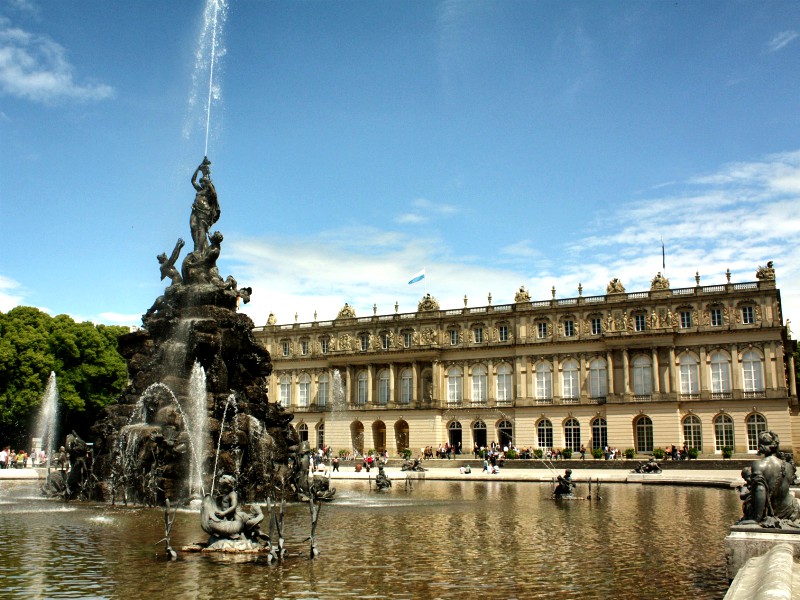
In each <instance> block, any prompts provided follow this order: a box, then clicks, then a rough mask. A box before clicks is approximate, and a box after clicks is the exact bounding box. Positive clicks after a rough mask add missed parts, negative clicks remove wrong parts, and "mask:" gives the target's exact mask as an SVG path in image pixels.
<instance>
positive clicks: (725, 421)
mask: <svg viewBox="0 0 800 600" xmlns="http://www.w3.org/2000/svg"><path fill="white" fill-rule="evenodd" d="M726 447H727V448H733V419H731V418H730V417H729V416H728V415H719V416H718V417H717V418H716V419H714V449H715V450H716V451H717V452H722V449H723V448H726Z"/></svg>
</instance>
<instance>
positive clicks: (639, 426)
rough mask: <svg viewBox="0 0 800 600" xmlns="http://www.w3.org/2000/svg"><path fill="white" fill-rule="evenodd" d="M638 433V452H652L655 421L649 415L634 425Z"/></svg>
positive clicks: (637, 420) (643, 416) (640, 418)
mask: <svg viewBox="0 0 800 600" xmlns="http://www.w3.org/2000/svg"><path fill="white" fill-rule="evenodd" d="M634 430H635V433H636V438H635V439H636V451H637V452H652V451H653V421H652V420H651V419H650V417H648V416H647V415H642V416H641V417H639V418H638V419H636V423H635V424H634Z"/></svg>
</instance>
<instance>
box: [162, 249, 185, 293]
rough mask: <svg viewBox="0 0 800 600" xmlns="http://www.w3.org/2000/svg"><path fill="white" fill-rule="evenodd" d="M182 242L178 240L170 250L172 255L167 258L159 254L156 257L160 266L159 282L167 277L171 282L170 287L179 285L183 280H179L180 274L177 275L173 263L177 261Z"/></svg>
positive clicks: (164, 254) (163, 254)
mask: <svg viewBox="0 0 800 600" xmlns="http://www.w3.org/2000/svg"><path fill="white" fill-rule="evenodd" d="M183 245H184V242H183V239H182V238H178V241H177V243H176V244H175V248H173V250H172V254H171V255H170V257H169V258H167V255H166V253H161V254H159V255H158V262H159V263H160V264H161V267H160V268H161V280H162V281H163V280H164V279H165V278H167V277H169V278H170V280H171V281H172V285H176V284H178V283H181V281H183V279H181V274H180V273H178V269H176V268H175V261H177V260H178V256H179V255H180V253H181V249H182V248H183Z"/></svg>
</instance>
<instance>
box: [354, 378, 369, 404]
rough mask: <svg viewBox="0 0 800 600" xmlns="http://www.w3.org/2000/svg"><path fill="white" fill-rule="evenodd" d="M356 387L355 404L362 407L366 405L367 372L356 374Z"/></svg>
mask: <svg viewBox="0 0 800 600" xmlns="http://www.w3.org/2000/svg"><path fill="white" fill-rule="evenodd" d="M357 382H358V383H357V387H356V402H357V404H360V405H362V406H363V405H364V404H366V403H367V395H368V394H367V391H368V384H369V382H368V381H367V372H366V371H361V372H360V373H359V374H358V380H357Z"/></svg>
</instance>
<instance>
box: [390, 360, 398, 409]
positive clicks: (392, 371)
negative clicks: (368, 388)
mask: <svg viewBox="0 0 800 600" xmlns="http://www.w3.org/2000/svg"><path fill="white" fill-rule="evenodd" d="M396 376H397V365H396V364H394V363H391V364H390V365H389V404H397V398H396V397H395V392H394V382H395V378H396Z"/></svg>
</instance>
